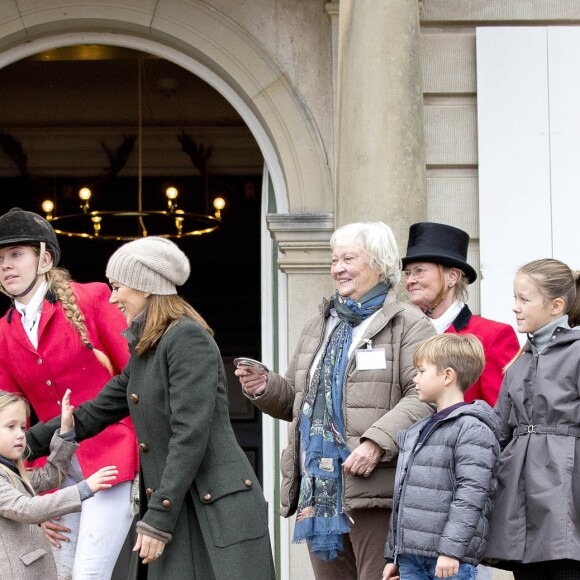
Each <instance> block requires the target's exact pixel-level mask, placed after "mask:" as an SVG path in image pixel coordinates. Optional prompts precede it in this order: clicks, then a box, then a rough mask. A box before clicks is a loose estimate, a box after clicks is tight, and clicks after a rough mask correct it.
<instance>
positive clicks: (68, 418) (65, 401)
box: [60, 389, 75, 433]
mask: <svg viewBox="0 0 580 580" xmlns="http://www.w3.org/2000/svg"><path fill="white" fill-rule="evenodd" d="M70 392H71V391H70V389H67V390H66V392H65V394H64V397H63V398H62V402H61V404H60V406H61V411H60V432H61V433H68V432H69V431H71V430H72V428H73V427H74V426H75V420H74V417H73V411H74V409H75V408H74V407H73V406H72V405H71V404H70Z"/></svg>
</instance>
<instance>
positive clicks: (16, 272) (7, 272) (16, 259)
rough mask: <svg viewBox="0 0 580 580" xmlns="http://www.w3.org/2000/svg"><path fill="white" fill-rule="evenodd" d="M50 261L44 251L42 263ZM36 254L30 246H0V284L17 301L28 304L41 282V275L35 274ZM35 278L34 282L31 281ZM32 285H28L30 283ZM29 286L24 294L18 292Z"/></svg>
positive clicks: (36, 269)
mask: <svg viewBox="0 0 580 580" xmlns="http://www.w3.org/2000/svg"><path fill="white" fill-rule="evenodd" d="M44 262H46V263H47V264H48V263H49V262H50V254H48V252H45V253H44V257H43V264H44ZM37 271H38V256H37V253H36V252H35V251H34V249H33V248H32V247H30V246H8V247H5V248H0V284H2V287H3V288H4V289H5V290H6V292H8V293H9V294H11V295H12V296H15V297H18V301H19V302H22V303H23V304H28V302H29V301H30V299H31V298H32V296H33V295H34V292H36V289H37V288H38V287H39V286H40V284H41V283H42V279H43V277H42V276H38V275H37ZM35 280H36V283H35V284H33V282H34V281H35ZM31 284H33V285H32V287H30V285H31ZM27 288H30V289H29V290H28V292H26V294H25V295H23V296H20V294H21V293H22V292H24V291H26V289H27Z"/></svg>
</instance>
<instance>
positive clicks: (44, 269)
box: [0, 242, 53, 298]
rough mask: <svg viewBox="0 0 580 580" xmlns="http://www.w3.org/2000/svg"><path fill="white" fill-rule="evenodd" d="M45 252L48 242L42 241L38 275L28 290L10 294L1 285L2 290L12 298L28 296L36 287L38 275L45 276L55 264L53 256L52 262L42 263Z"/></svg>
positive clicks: (37, 268) (37, 269)
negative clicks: (44, 264)
mask: <svg viewBox="0 0 580 580" xmlns="http://www.w3.org/2000/svg"><path fill="white" fill-rule="evenodd" d="M45 253H46V244H45V243H44V242H40V253H39V255H38V266H37V267H36V276H35V277H34V279H33V280H32V282H31V283H30V285H29V286H28V288H26V290H24V291H23V292H20V294H10V293H9V292H6V290H4V288H3V287H1V286H0V288H1V289H2V292H3V293H4V294H6V295H7V296H10V298H20V297H21V296H26V295H27V294H28V293H29V292H30V291H31V290H32V289H33V288H34V285H35V284H36V282H37V281H38V277H39V276H44V274H46V273H47V272H48V271H50V270H51V269H52V265H53V260H52V256H51V259H50V262H49V263H48V264H47V265H46V266H43V265H42V259H43V257H44V254H45Z"/></svg>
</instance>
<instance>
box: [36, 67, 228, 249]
mask: <svg viewBox="0 0 580 580" xmlns="http://www.w3.org/2000/svg"><path fill="white" fill-rule="evenodd" d="M142 67H143V61H142V59H139V60H138V74H137V84H138V91H137V94H138V103H137V105H138V126H137V153H138V163H137V167H138V176H137V207H136V208H135V209H129V210H96V209H91V207H90V200H91V198H92V196H93V194H92V192H91V190H90V189H89V188H88V187H83V188H81V189H80V190H79V194H78V195H79V200H80V210H81V211H80V212H79V213H72V214H68V215H58V214H57V213H56V210H57V207H56V204H55V202H54V201H53V200H50V199H47V200H45V201H43V202H42V210H43V211H44V212H45V214H46V219H47V220H49V221H50V222H51V224H52V226H53V228H54V231H55V232H56V233H57V234H60V235H63V236H68V237H77V238H86V239H91V240H92V239H100V240H119V241H127V240H134V239H137V238H140V237H145V236H148V235H155V236H160V237H163V238H184V237H190V236H201V235H204V234H209V233H211V232H213V231H215V230H216V229H217V228H219V227H220V225H221V223H222V218H221V211H222V210H223V209H224V207H225V205H226V202H225V200H224V199H223V198H222V197H216V198H215V199H214V200H213V202H212V203H213V209H214V212H213V214H210V213H209V212H208V209H209V187H208V175H207V172H206V171H205V172H204V173H205V175H203V174H202V177H203V178H204V190H205V198H206V199H205V205H206V212H208V213H207V214H201V213H190V212H187V211H184V210H183V209H180V208H179V207H178V206H177V202H176V199H177V197H178V195H179V192H178V190H177V189H176V188H175V187H168V188H167V189H166V191H165V196H166V201H167V209H165V210H146V209H144V208H143V163H142V133H143V114H142ZM185 138H186V136H185V135H183V136H182V137H181V138H180V141H182V143H183V142H184V140H185ZM205 161H207V156H206V158H205Z"/></svg>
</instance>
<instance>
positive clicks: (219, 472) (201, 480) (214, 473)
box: [195, 462, 255, 504]
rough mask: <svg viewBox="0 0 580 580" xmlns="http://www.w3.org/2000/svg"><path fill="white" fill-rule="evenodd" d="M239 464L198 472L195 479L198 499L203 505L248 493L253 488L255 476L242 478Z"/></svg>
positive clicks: (224, 465) (227, 464) (229, 464)
mask: <svg viewBox="0 0 580 580" xmlns="http://www.w3.org/2000/svg"><path fill="white" fill-rule="evenodd" d="M240 467H242V466H241V465H240V464H239V463H237V462H234V463H226V464H223V465H219V466H214V467H212V468H211V469H208V470H204V472H203V473H202V472H198V474H197V477H196V478H195V483H196V486H197V493H198V495H199V499H200V500H201V501H202V502H203V503H205V504H208V503H213V502H214V501H216V500H218V499H221V498H222V497H224V496H226V495H229V494H231V493H237V492H239V491H249V490H250V489H252V487H253V486H254V478H255V475H254V474H251V475H248V476H247V477H243V476H242V475H241V473H243V471H245V470H242V469H240Z"/></svg>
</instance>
